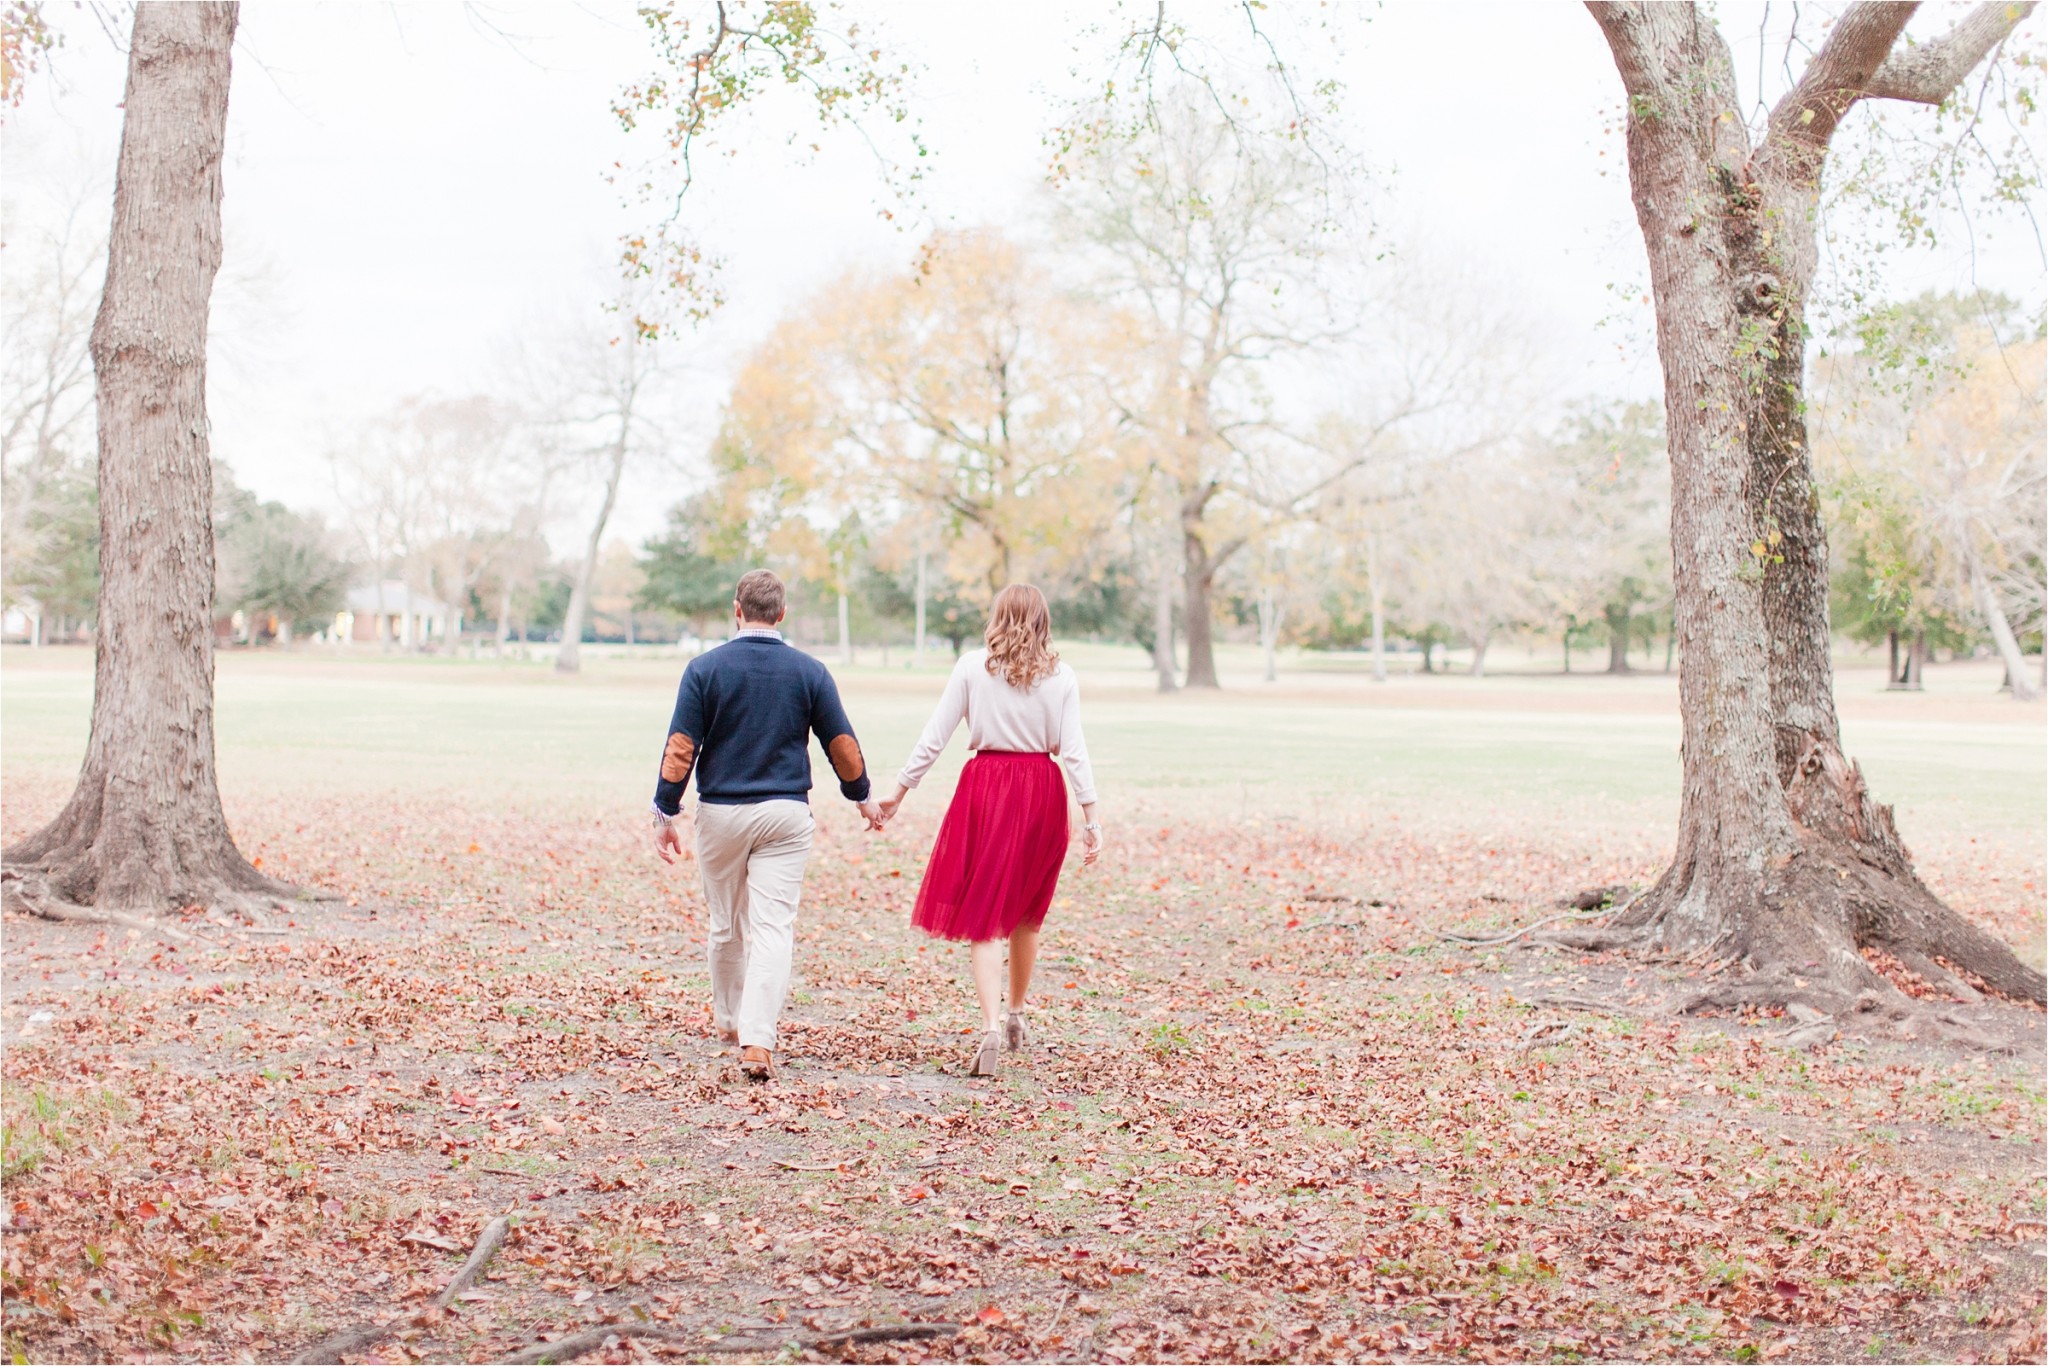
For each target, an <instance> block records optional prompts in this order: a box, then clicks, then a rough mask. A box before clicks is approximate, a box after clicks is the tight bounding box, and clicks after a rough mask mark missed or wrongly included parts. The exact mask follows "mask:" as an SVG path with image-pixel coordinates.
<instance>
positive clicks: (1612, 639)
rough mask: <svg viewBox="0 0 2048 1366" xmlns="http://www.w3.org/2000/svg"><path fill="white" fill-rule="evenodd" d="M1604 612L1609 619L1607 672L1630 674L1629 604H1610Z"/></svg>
mask: <svg viewBox="0 0 2048 1366" xmlns="http://www.w3.org/2000/svg"><path fill="white" fill-rule="evenodd" d="M1603 610H1604V615H1605V616H1606V618H1607V672H1609V673H1611V674H1625V673H1628V672H1629V666H1628V632H1629V610H1628V604H1626V603H1610V604H1609V605H1608V606H1607V607H1606V608H1605V609H1603Z"/></svg>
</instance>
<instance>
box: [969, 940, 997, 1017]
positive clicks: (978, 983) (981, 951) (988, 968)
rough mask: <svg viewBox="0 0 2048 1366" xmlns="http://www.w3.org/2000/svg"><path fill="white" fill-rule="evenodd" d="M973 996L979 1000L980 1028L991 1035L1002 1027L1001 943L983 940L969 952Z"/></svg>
mask: <svg viewBox="0 0 2048 1366" xmlns="http://www.w3.org/2000/svg"><path fill="white" fill-rule="evenodd" d="M970 962H971V964H972V966H973V969H974V994H975V995H977V996H979V997H980V998H981V1027H982V1028H983V1029H984V1030H987V1031H989V1032H991V1033H993V1032H994V1031H996V1030H998V1029H1001V1028H1002V1027H1003V1015H1002V1008H1003V941H1002V940H1000V939H984V940H983V941H981V942H980V943H979V944H976V945H975V946H974V947H973V949H972V950H971V951H970Z"/></svg>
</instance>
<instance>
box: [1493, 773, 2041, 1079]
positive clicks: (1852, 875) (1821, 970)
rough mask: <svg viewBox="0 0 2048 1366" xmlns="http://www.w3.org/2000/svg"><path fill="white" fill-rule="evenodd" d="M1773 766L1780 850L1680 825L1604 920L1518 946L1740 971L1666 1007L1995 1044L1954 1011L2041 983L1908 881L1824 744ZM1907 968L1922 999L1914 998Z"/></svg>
mask: <svg viewBox="0 0 2048 1366" xmlns="http://www.w3.org/2000/svg"><path fill="white" fill-rule="evenodd" d="M1795 741H1796V743H1794V742H1795ZM1782 762H1783V765H1784V767H1783V769H1782V770H1781V772H1782V776H1783V780H1784V783H1785V800H1786V805H1787V807H1788V809H1789V811H1790V813H1791V815H1792V817H1793V820H1794V823H1795V830H1796V836H1795V838H1794V840H1793V841H1792V842H1791V843H1790V847H1789V848H1788V849H1787V850H1786V851H1785V852H1782V853H1780V854H1779V855H1778V856H1777V857H1775V858H1768V859H1761V860H1759V859H1755V858H1750V857H1736V856H1732V855H1730V854H1728V853H1727V852H1726V851H1721V850H1718V849H1716V847H1715V846H1714V844H1713V835H1712V832H1711V826H1710V824H1709V825H1704V826H1703V827H1702V828H1701V829H1698V830H1696V829H1694V828H1693V827H1691V826H1682V827H1681V831H1680V846H1679V850H1678V854H1677V856H1676V857H1675V858H1674V859H1673V860H1672V863H1671V866H1670V867H1669V868H1667V869H1666V870H1665V871H1664V875H1663V876H1662V877H1661V878H1660V879H1659V880H1658V882H1657V884H1656V886H1654V887H1652V888H1651V889H1650V890H1649V891H1648V892H1647V893H1645V894H1644V895H1642V896H1641V897H1638V898H1637V899H1636V900H1635V901H1634V902H1632V903H1630V904H1629V905H1628V906H1626V907H1624V908H1622V909H1621V910H1620V912H1619V913H1618V914H1617V915H1616V916H1615V918H1614V919H1613V920H1612V921H1611V922H1609V923H1608V924H1606V925H1603V926H1599V927H1589V928H1577V927H1566V928H1561V929H1556V930H1550V931H1547V932H1545V933H1542V934H1538V935H1533V936H1531V942H1533V943H1542V944H1547V945H1551V946H1554V947H1559V948H1569V949H1578V950H1582V951H1599V950H1610V949H1618V950H1627V951H1630V952H1634V953H1638V954H1643V955H1646V956H1663V957H1667V958H1677V959H1679V960H1681V961H1684V962H1688V963H1693V964H1703V965H1705V967H1706V970H1707V971H1708V972H1710V973H1712V972H1716V971H1720V970H1725V969H1733V970H1735V971H1736V972H1738V973H1740V974H1741V975H1739V976H1736V977H1734V978H1733V979H1732V980H1725V981H1723V982H1720V983H1719V984H1717V985H1714V986H1712V987H1710V988H1709V989H1707V990H1704V991H1702V992H1700V993H1699V994H1698V995H1695V996H1694V997H1692V998H1691V999H1689V1000H1687V1001H1685V1002H1684V1003H1683V1004H1682V1005H1680V1006H1679V1011H1680V1013H1685V1014H1693V1013H1698V1012H1700V1011H1703V1010H1712V1009H1717V1008H1719V1009H1727V1008H1740V1007H1758V1008H1799V1009H1801V1010H1804V1011H1807V1012H1812V1014H1813V1018H1811V1019H1804V1020H1802V1021H1801V1027H1802V1029H1810V1028H1811V1027H1813V1026H1816V1025H1818V1024H1819V1023H1821V1022H1823V1021H1826V1020H1832V1021H1837V1022H1841V1023H1843V1024H1845V1025H1849V1024H1859V1023H1860V1024H1862V1025H1864V1026H1865V1027H1875V1028H1881V1029H1884V1030H1885V1031H1887V1032H1889V1033H1892V1034H1894V1035H1899V1036H1905V1037H1919V1036H1924V1035H1929V1034H1939V1035H1942V1036H1945V1037H1947V1038H1950V1039H1953V1040H1956V1041H1958V1042H1963V1043H1967V1044H1970V1045H1972V1046H1975V1047H1998V1046H2000V1045H1999V1044H1998V1042H1997V1041H1996V1040H1995V1039H1993V1038H1991V1037H1990V1036H1988V1035H1987V1034H1985V1033H1984V1032H1983V1029H1982V1028H1981V1027H1980V1024H1979V1023H1977V1022H1973V1021H1972V1020H1970V1019H1968V1018H1965V1016H1964V1014H1963V1013H1961V1012H1960V1011H1959V1010H1958V1009H1957V1007H1958V1006H1967V1005H1973V1004H1975V1005H1980V1006H1981V1005H1982V1004H1983V1003H1984V1000H1985V997H1986V996H1989V995H1996V996H2000V997H2004V998H2007V999H2009V1000H2012V1001H2020V1002H2034V1003H2036V1004H2043V1003H2048V979H2044V978H2043V976H2042V974H2041V973H2040V972H2038V971H2036V970H2035V969H2033V968H2030V967H2028V966H2027V965H2026V964H2024V963H2022V962H2020V961H2019V959H2018V957H2017V956H2015V955H2014V953H2013V951H2012V949H2011V947H2010V946H2008V945H2007V944H2005V943H2004V942H2003V941H2002V940H2000V939H1998V938H1997V937H1996V936H1995V935H1992V934H1989V933H1987V932H1986V931H1984V930H1983V929H1981V928H1979V927H1978V926H1976V925H1974V924H1972V923H1971V922H1970V921H1968V920H1966V919H1965V918H1963V917H1962V916H1960V915H1958V914H1957V913H1956V912H1955V911H1953V910H1951V909H1950V908H1949V907H1948V906H1946V905H1944V904H1943V903H1942V901H1941V899H1940V898H1939V897H1937V896H1935V895H1934V893H1933V892H1931V891H1929V890H1928V889H1927V886H1926V884H1924V883H1923V882H1921V881H1920V879H1919V877H1918V875H1917V874H1916V873H1915V872H1914V871H1913V864H1912V858H1911V855H1910V854H1909V853H1908V852H1907V850H1906V847H1905V845H1904V844H1903V843H1902V842H1901V841H1900V839H1899V834H1898V829H1897V827H1896V825H1895V824H1894V823H1893V820H1892V813H1891V809H1890V808H1889V807H1885V806H1881V805H1879V804H1877V803H1876V802H1875V801H1873V800H1872V799H1871V796H1870V792H1869V789H1868V787H1867V786H1866V785H1865V783H1864V781H1863V775H1862V772H1861V771H1860V770H1859V769H1858V768H1857V767H1856V766H1855V765H1854V764H1853V763H1850V762H1849V761H1848V760H1847V759H1846V758H1845V757H1844V756H1843V755H1842V752H1841V750H1840V749H1839V748H1838V747H1837V746H1835V745H1834V744H1833V743H1831V742H1827V741H1823V740H1820V739H1817V738H1814V737H1812V736H1809V735H1806V734H1805V733H1803V732H1800V733H1796V734H1794V735H1792V736H1790V737H1787V743H1786V748H1785V750H1784V758H1783V761H1782ZM1532 928H1533V927H1532ZM1869 954H1877V955H1879V956H1880V958H1881V959H1882V956H1883V955H1889V956H1890V958H1891V959H1894V960H1896V965H1893V966H1888V967H1887V971H1888V972H1890V973H1891V974H1892V975H1893V976H1896V977H1899V978H1900V979H1901V980H1902V981H1904V982H1905V984H1906V985H1907V986H1908V987H1913V988H1914V991H1915V994H1912V995H1909V994H1908V993H1907V991H1904V990H1901V989H1900V986H1899V984H1898V983H1895V982H1894V981H1892V980H1890V978H1888V977H1887V976H1886V973H1884V972H1880V971H1878V969H1877V968H1876V967H1874V966H1873V965H1872V963H1871V962H1870V960H1869V958H1868V957H1867V956H1866V955H1869ZM1902 970H1903V971H1902ZM1908 973H1909V974H1911V977H1917V978H1919V979H1921V981H1922V982H1924V983H1925V984H1926V986H1927V988H1929V989H1930V990H1929V993H1928V994H1926V995H1922V994H1918V993H1919V988H1918V987H1917V986H1915V984H1914V983H1913V982H1912V980H1911V977H1907V976H1906V975H1905V974H1908ZM1934 992H1941V993H1946V995H1947V996H1948V997H1950V998H1952V999H1950V1000H1941V999H1938V998H1936V997H1935V996H1934V995H1933V994H1932V993H1934Z"/></svg>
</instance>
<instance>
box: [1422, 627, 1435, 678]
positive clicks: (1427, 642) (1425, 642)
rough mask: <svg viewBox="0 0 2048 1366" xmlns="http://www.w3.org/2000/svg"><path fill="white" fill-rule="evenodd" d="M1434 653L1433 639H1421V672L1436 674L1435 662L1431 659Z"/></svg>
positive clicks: (1428, 637)
mask: <svg viewBox="0 0 2048 1366" xmlns="http://www.w3.org/2000/svg"><path fill="white" fill-rule="evenodd" d="M1435 653H1436V640H1435V639H1434V638H1433V637H1430V636H1424V637H1423V638H1422V671H1423V672H1424V673H1426V674H1433V673H1435V672H1436V661H1435V659H1434V658H1433V656H1434V655H1435Z"/></svg>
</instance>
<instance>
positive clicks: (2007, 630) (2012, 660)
mask: <svg viewBox="0 0 2048 1366" xmlns="http://www.w3.org/2000/svg"><path fill="white" fill-rule="evenodd" d="M1969 567H1970V568H1969V573H1970V596H1971V597H1973V598H1975V599H1976V600H1977V611H1978V613H1979V614H1980V615H1981V616H1982V617H1983V618H1984V624H1985V625H1986V626H1989V627H1990V628H1991V639H1992V640H1993V641H1995V642H1997V645H1998V657H1999V658H2000V659H2001V660H2004V661H2005V678H2006V683H2007V685H2008V686H2009V687H2011V689H2012V696H2013V701H2015V702H2031V701H2033V700H2034V699H2035V698H2036V697H2038V696H2039V695H2040V694H2038V693H2036V692H2035V691H2034V685H2033V682H2032V680H2030V679H2029V678H2028V677H2027V660H2026V656H2025V655H2023V654H2021V653H2020V643H2019V641H2018V640H2017V639H2016V638H2015V637H2014V636H2013V633H2012V623H2011V622H2009V621H2007V620H2006V618H2005V608H2003V607H2002V606H2000V605H1999V602H1998V590H1996V589H1995V588H1993V587H1992V586H1991V580H1990V579H1989V578H1988V577H1987V576H1986V575H1985V573H1984V567H1983V566H1982V565H1980V564H1978V563H1977V557H1976V556H1975V555H1970V556H1969Z"/></svg>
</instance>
